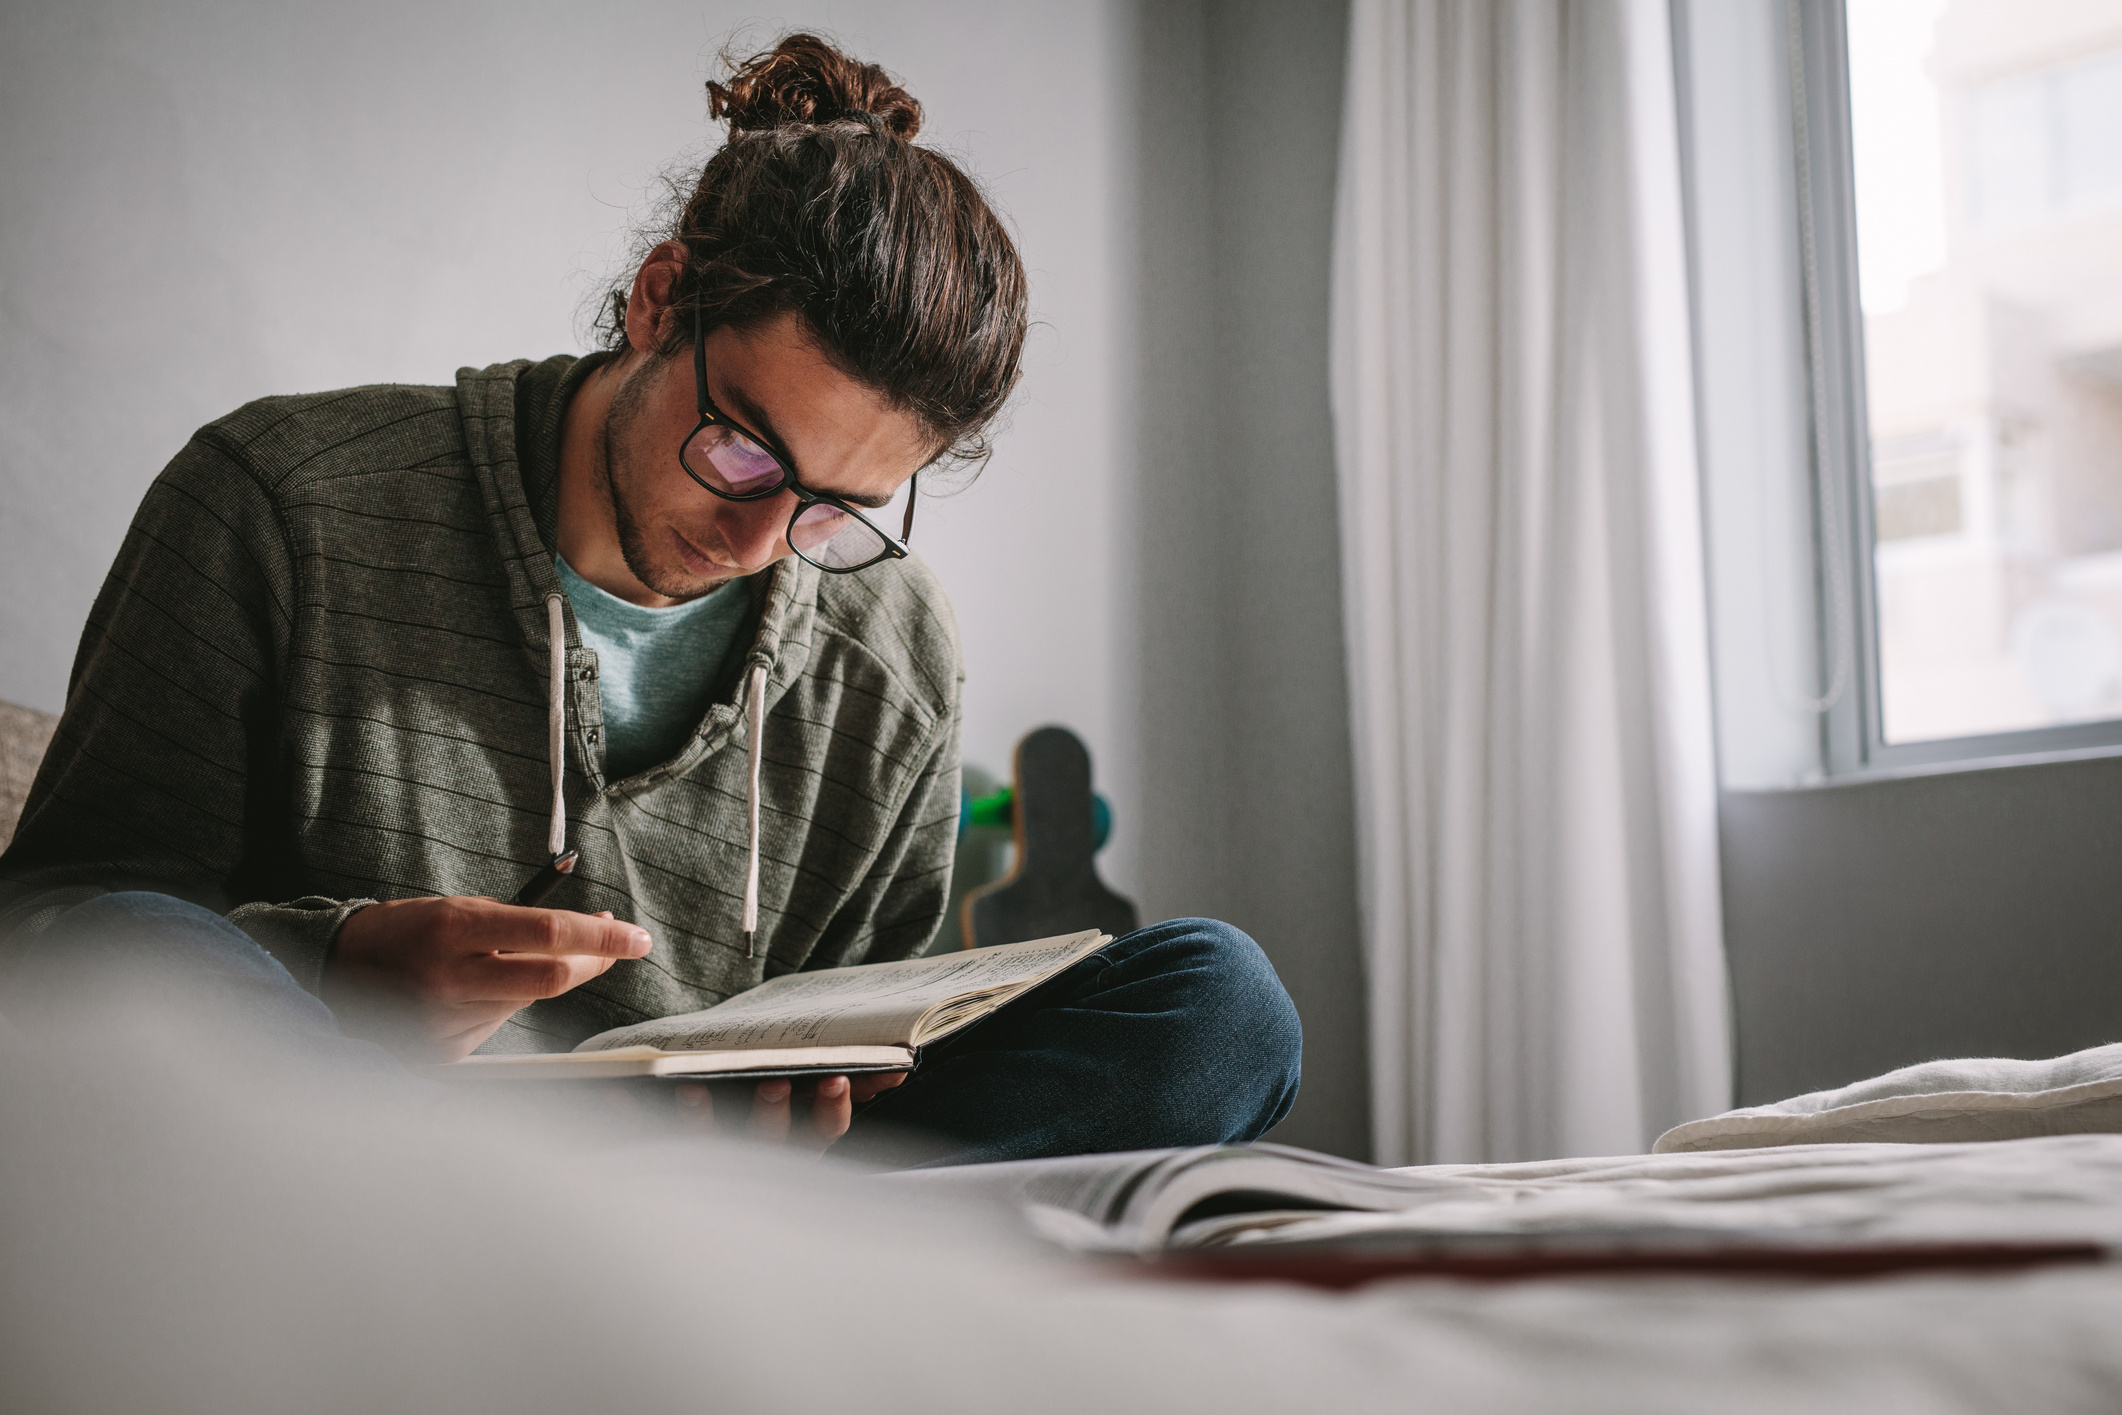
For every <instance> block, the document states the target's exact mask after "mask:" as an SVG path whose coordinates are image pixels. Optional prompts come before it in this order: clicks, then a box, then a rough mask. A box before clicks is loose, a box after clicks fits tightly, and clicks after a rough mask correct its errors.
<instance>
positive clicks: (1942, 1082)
mask: <svg viewBox="0 0 2122 1415" xmlns="http://www.w3.org/2000/svg"><path fill="white" fill-rule="evenodd" d="M2087 1131H2122V1043H2117V1044H2114V1045H2111V1046H2102V1047H2092V1048H2089V1049H2088V1050H2085V1051H2077V1052H2072V1053H2071V1054H2070V1055H2068V1056H2058V1057H2054V1058H2052V1059H2050V1060H2047V1061H2015V1060H2012V1059H2010V1058H2005V1057H1975V1058H1970V1059H1966V1060H1959V1061H1926V1062H1924V1063H1922V1064H1921V1065H1919V1066H1904V1067H1902V1068H1901V1069H1900V1070H1899V1071H1889V1072H1887V1073H1886V1074H1885V1075H1884V1076H1874V1077H1873V1078H1871V1079H1870V1080H1868V1081H1859V1082H1857V1083H1855V1084H1854V1085H1849V1086H1844V1087H1842V1088H1841V1089H1839V1090H1833V1091H1814V1092H1813V1093H1812V1094H1810V1095H1804V1096H1794V1097H1792V1098H1791V1099H1790V1100H1787V1101H1777V1102H1776V1103H1775V1104H1774V1105H1758V1106H1749V1107H1747V1108H1746V1109H1744V1110H1730V1111H1726V1112H1725V1113H1724V1114H1722V1115H1713V1116H1711V1117H1709V1118H1708V1119H1707V1120H1691V1121H1689V1122H1688V1123H1687V1124H1685V1125H1676V1126H1674V1127H1673V1128H1672V1129H1670V1130H1668V1131H1666V1132H1665V1133H1664V1134H1663V1135H1660V1136H1659V1137H1658V1143H1657V1144H1656V1145H1654V1146H1652V1150H1653V1152H1654V1153H1658V1154H1672V1153H1675V1152H1678V1151H1689V1150H1744V1149H1754V1148H1758V1147H1761V1146H1766V1145H1825V1144H1845V1143H1853V1142H1860V1141H1888V1142H1901V1143H1913V1144H1950V1143H1955V1142H1959V1141H1966V1140H2017V1139H2024V1138H2026V1137H2028V1136H2033V1135H2069V1134H2079V1133H2083V1132H2087Z"/></svg>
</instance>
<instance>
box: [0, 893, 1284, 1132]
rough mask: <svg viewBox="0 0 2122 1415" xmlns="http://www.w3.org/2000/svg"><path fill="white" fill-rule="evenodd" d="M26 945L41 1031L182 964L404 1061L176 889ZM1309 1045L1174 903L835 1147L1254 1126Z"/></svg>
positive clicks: (307, 1057) (930, 1072) (322, 1040)
mask: <svg viewBox="0 0 2122 1415" xmlns="http://www.w3.org/2000/svg"><path fill="white" fill-rule="evenodd" d="M16 948H17V949H19V950H21V951H20V952H18V953H17V954H16V957H15V959H14V961H13V966H12V967H11V969H10V971H9V975H8V986H7V992H6V995H5V998H4V999H0V1013H4V1014H6V1015H7V1016H8V1017H9V1018H10V1019H11V1020H14V1021H18V1022H20V1023H23V1024H25V1025H26V1026H27V1027H28V1028H30V1029H32V1030H35V1029H36V1028H37V1024H38V1022H39V1021H40V1020H46V1019H43V1018H40V1017H39V1016H37V1015H36V1014H37V1013H38V1012H40V1011H41V1010H42V1009H43V1008H44V1007H45V1006H46V1005H52V1006H61V1005H63V1003H64V999H65V998H66V997H68V996H69V995H76V996H78V995H82V994H80V993H77V992H73V991H72V989H73V987H74V985H75V984H78V983H80V982H82V981H84V980H94V979H96V978H97V976H98V975H101V977H102V978H104V979H108V980H111V981H116V982H120V983H131V984H134V985H136V986H137V985H139V984H141V983H143V982H144V983H146V984H147V985H148V986H156V985H158V984H159V983H161V982H163V981H165V980H166V981H167V982H168V983H170V984H171V985H173V986H176V987H181V988H183V989H184V990H186V992H187V995H188V999H199V998H203V999H204V1000H206V1001H207V1002H208V1003H209V1004H211V1006H212V1009H213V1011H214V1014H215V1017H214V1025H216V1026H217V1027H221V1028H228V1027H235V1028H240V1029H241V1030H242V1031H244V1032H245V1033H247V1034H248V1035H247V1036H246V1037H243V1038H231V1039H230V1040H232V1041H246V1042H249V1043H251V1044H253V1045H264V1046H266V1047H268V1048H271V1049H273V1050H276V1051H279V1052H284V1053H287V1054H289V1055H291V1056H295V1057H299V1058H300V1059H301V1060H303V1061H306V1062H310V1063H322V1064H323V1065H325V1066H326V1067H327V1068H330V1067H341V1068H345V1067H351V1068H357V1069H360V1070H362V1071H376V1070H379V1069H395V1066H394V1063H392V1062H391V1061H390V1059H389V1057H388V1055H387V1054H386V1053H385V1052H384V1051H383V1050H382V1049H381V1048H379V1047H376V1046H374V1045H372V1044H370V1043H368V1042H363V1041H356V1040H354V1039H352V1038H349V1037H345V1036H342V1035H341V1034H340V1032H339V1028H338V1025H337V1023H336V1022H335V1021H334V1020H333V1017H332V1014H331V1011H330V1009H329V1008H327V1007H326V1006H325V1005H324V1004H323V1003H322V1002H320V1001H318V1000H317V999H316V998H315V997H313V996H311V995H310V994H309V993H307V992H305V991H303V989H302V987H301V985H300V984H298V983H297V982H296V981H295V980H294V977H293V976H292V975H291V974H289V973H288V971H287V970H286V969H285V968H283V967H281V966H280V963H279V961H278V960H277V959H275V958H273V957H272V955H270V954H268V953H267V952H266V951H265V950H264V949H263V948H261V947H259V946H258V944H257V943H256V942H255V941H253V940H252V938H251V937H250V935H248V934H246V933H244V932H243V931H242V930H241V929H239V928H237V927H236V926H235V925H234V924H231V923H230V922H229V921H228V920H226V919H224V918H222V917H221V916H220V915H218V914H216V913H214V912H212V911H211V910H208V909H204V908H201V907H199V906H198V905H195V904H189V903H186V902H185V901H183V900H181V899H176V898H173V897H172V896H170V895H166V894H150V893H137V892H129V893H119V894H106V895H103V896H101V897H99V898H96V899H93V900H90V901H89V902H87V903H85V904H81V905H79V906H77V907H75V908H73V909H71V910H69V911H67V913H66V914H64V915H63V916H61V917H60V919H59V920H58V921H57V922H56V923H54V924H53V925H51V926H50V927H49V928H48V929H46V930H45V931H44V932H43V933H42V934H40V935H38V936H37V937H36V938H34V939H32V940H29V941H28V943H27V947H26V948H25V947H24V946H23V945H22V944H20V943H18V944H17V945H16ZM94 992H95V989H89V990H88V993H87V995H91V996H92V995H93V993H94ZM187 1005H190V1004H189V1001H188V1004H187ZM18 1008H19V1009H23V1010H20V1011H18ZM49 1020H52V1021H55V1022H59V1023H60V1024H61V1025H64V1019H62V1018H51V1019H49ZM84 1020H91V1019H84ZM1301 1042H1302V1036H1301V1032H1300V1029H1299V1026H1298V1022H1297V1010H1296V1008H1295V1007H1294V1006H1292V1005H1291V1003H1290V1000H1289V995H1288V994H1287V993H1286V992H1284V991H1283V989H1282V983H1281V980H1280V979H1278V978H1277V977H1276V976H1275V971H1274V968H1273V967H1272V966H1271V965H1270V964H1269V963H1268V961H1267V958H1266V956H1265V955H1264V954H1262V953H1261V952H1260V949H1259V946H1258V945H1257V944H1255V943H1254V942H1253V941H1252V940H1251V939H1249V938H1247V937H1246V936H1245V935H1244V934H1243V933H1241V932H1239V931H1238V930H1237V929H1234V928H1232V927H1231V926H1230V925H1228V924H1220V923H1217V922H1215V921H1214V920H1212V919H1173V920H1171V921H1169V922H1167V923H1162V924H1153V925H1151V926H1150V927H1149V928H1146V929H1137V930H1136V931H1135V932H1133V933H1131V934H1129V935H1127V936H1126V937H1125V938H1121V939H1117V940H1115V941H1114V942H1113V943H1111V944H1109V945H1108V946H1107V947H1105V948H1104V949H1102V950H1100V951H1099V952H1098V953H1097V954H1095V955H1093V956H1092V957H1090V958H1086V959H1084V960H1082V961H1081V962H1079V963H1077V964H1076V965H1075V966H1073V967H1071V968H1070V969H1069V970H1068V971H1067V972H1065V973H1062V974H1061V975H1060V976H1059V977H1056V978H1053V979H1050V980H1049V981H1047V982H1046V983H1045V984H1043V985H1041V986H1040V987H1039V988H1037V989H1035V990H1034V991H1032V992H1031V993H1028V994H1026V995H1025V996H1023V997H1021V998H1018V999H1017V1000H1015V1001H1014V1002H1011V1003H1010V1004H1009V1005H1008V1006H1006V1007H1003V1008H1001V1009H999V1010H998V1011H996V1012H995V1013H993V1014H992V1015H990V1016H988V1017H986V1018H984V1019H982V1020H981V1021H979V1022H977V1023H975V1024H974V1025H973V1026H971V1027H968V1028H966V1029H965V1030H964V1031H962V1032H959V1033H957V1034H956V1035H954V1036H951V1037H947V1038H945V1039H944V1040H943V1041H941V1042H939V1043H937V1044H936V1045H934V1046H931V1047H929V1048H927V1049H926V1050H925V1051H924V1052H923V1054H922V1058H921V1064H920V1066H919V1068H918V1069H917V1070H915V1071H914V1073H913V1074H912V1075H910V1076H908V1077H907V1079H906V1081H905V1083H904V1084H902V1085H901V1086H899V1087H898V1088H897V1089H896V1090H892V1091H887V1092H885V1093H884V1094H883V1095H881V1096H879V1097H878V1098H877V1099H875V1100H873V1101H871V1102H869V1103H868V1104H866V1105H864V1106H863V1107H861V1108H860V1109H859V1110H858V1111H857V1113H856V1115H855V1120H854V1124H853V1126H852V1127H851V1128H850V1130H849V1131H848V1134H847V1135H846V1136H845V1137H844V1138H843V1139H842V1140H841V1141H840V1142H839V1143H838V1144H837V1145H835V1146H834V1150H833V1152H834V1153H835V1154H836V1155H838V1154H842V1153H845V1154H847V1155H849V1156H851V1157H854V1158H859V1159H870V1160H881V1161H886V1162H893V1163H921V1164H970V1163H979V1162H983V1161H989V1160H1006V1159H1033V1158H1038V1157H1041V1156H1048V1155H1069V1154H1090V1153H1095V1152H1099V1151H1108V1150H1139V1149H1161V1148H1164V1147H1166V1146H1174V1145H1200V1144H1218V1143H1224V1142H1230V1141H1244V1140H1255V1139H1258V1138H1259V1137H1260V1136H1261V1135H1264V1134H1265V1133H1267V1131H1268V1130H1269V1129H1270V1128H1272V1127H1273V1126H1274V1125H1275V1123H1276V1122H1277V1121H1279V1120H1281V1119H1282V1117H1283V1116H1284V1115H1286V1114H1287V1113H1288V1111H1289V1107H1290V1103H1291V1102H1292V1101H1294V1100H1295V1099H1296V1095H1297V1079H1298V1055H1299V1051H1300V1049H1301Z"/></svg>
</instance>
